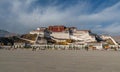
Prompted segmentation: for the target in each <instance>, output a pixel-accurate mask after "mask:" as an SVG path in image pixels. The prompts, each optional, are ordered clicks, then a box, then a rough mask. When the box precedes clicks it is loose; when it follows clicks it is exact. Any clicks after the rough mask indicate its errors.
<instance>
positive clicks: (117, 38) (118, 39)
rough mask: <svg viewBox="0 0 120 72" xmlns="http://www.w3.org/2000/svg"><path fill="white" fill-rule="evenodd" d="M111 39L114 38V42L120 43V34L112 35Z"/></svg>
mask: <svg viewBox="0 0 120 72" xmlns="http://www.w3.org/2000/svg"><path fill="white" fill-rule="evenodd" d="M112 37H113V39H115V41H116V42H118V43H120V35H118V36H112Z"/></svg>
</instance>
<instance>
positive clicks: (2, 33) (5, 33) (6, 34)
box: [0, 29, 17, 37]
mask: <svg viewBox="0 0 120 72" xmlns="http://www.w3.org/2000/svg"><path fill="white" fill-rule="evenodd" d="M16 35H17V34H15V33H10V32H8V31H5V30H2V29H0V37H10V36H16Z"/></svg>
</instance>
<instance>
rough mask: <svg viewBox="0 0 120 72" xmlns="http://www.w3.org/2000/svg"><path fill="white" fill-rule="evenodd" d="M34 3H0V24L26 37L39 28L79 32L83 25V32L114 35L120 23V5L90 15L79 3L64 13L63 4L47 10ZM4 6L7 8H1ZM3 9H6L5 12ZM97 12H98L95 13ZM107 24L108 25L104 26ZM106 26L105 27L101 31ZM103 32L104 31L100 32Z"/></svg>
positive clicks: (22, 0) (85, 4) (18, 0)
mask: <svg viewBox="0 0 120 72" xmlns="http://www.w3.org/2000/svg"><path fill="white" fill-rule="evenodd" d="M36 1H37V0H13V1H10V0H1V1H0V4H2V5H1V6H2V7H0V13H1V14H2V15H0V21H1V23H0V24H1V27H0V28H3V29H8V30H9V31H12V32H17V33H26V32H29V31H30V30H32V29H35V28H36V27H38V26H49V25H67V26H69V25H70V26H76V27H78V28H81V25H85V26H86V27H85V28H86V29H90V28H91V29H92V30H96V28H97V30H96V31H98V30H99V31H103V30H104V31H106V32H108V33H109V32H112V33H113V32H116V30H118V29H119V22H120V15H119V13H120V9H119V8H120V2H118V3H117V4H115V5H113V6H111V7H107V8H104V9H102V11H99V12H97V13H94V12H89V10H90V9H91V7H92V4H91V3H89V2H84V1H83V2H79V1H78V3H75V4H73V5H72V6H68V7H66V8H65V9H63V4H61V5H53V4H55V3H57V2H56V1H55V2H53V3H52V4H51V5H49V6H45V7H43V6H41V5H36V6H35V7H33V6H32V5H33V3H35V2H36ZM4 4H7V5H4ZM5 7H6V8H5ZM4 8H5V9H4ZM95 11H97V9H96V10H95ZM116 23H118V24H117V26H118V27H117V29H113V31H110V30H109V29H110V28H111V27H114V25H113V24H116ZM105 24H107V25H105ZM104 26H105V27H104ZM102 29H103V30H102Z"/></svg>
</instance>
